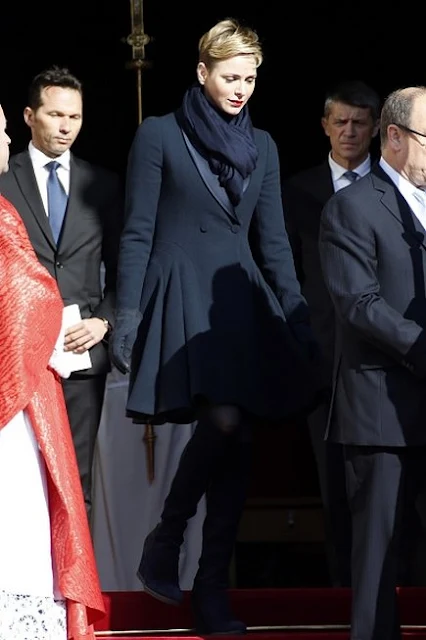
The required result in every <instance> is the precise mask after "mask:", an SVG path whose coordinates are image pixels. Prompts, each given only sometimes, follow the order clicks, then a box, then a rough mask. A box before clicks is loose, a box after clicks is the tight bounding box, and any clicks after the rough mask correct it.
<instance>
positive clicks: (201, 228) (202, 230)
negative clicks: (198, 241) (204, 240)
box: [200, 225, 207, 233]
mask: <svg viewBox="0 0 426 640" xmlns="http://www.w3.org/2000/svg"><path fill="white" fill-rule="evenodd" d="M200 231H201V233H206V231H207V227H205V226H204V225H201V227H200Z"/></svg>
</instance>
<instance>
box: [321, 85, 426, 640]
mask: <svg viewBox="0 0 426 640" xmlns="http://www.w3.org/2000/svg"><path fill="white" fill-rule="evenodd" d="M425 139H426V87H406V88H402V89H398V90H396V91H394V92H393V93H391V94H390V95H389V96H388V98H387V99H386V101H385V103H384V106H383V109H382V114H381V121H380V141H381V157H380V159H379V162H378V163H377V165H375V166H373V168H372V170H371V172H370V174H369V175H367V176H365V177H363V178H361V179H360V180H358V181H357V182H356V183H355V184H354V185H353V186H351V187H350V189H342V190H341V191H339V192H338V193H336V194H335V195H333V196H332V197H331V199H330V200H329V201H328V202H327V204H326V205H325V207H324V210H323V213H322V216H321V225H320V241H319V251H320V258H321V265H322V270H323V275H324V279H325V283H326V286H327V288H328V291H329V293H330V296H331V299H332V302H333V304H334V307H335V310H336V318H337V327H336V328H337V346H336V361H335V369H334V379H333V399H332V403H331V411H330V417H329V424H328V439H329V440H331V441H332V442H338V443H341V444H342V445H343V447H344V453H345V470H346V483H347V490H348V498H349V504H350V508H351V514H352V533H353V553H352V624H351V636H350V637H351V640H379V639H380V640H382V639H383V640H398V639H399V638H401V631H400V626H399V622H398V607H397V597H396V586H397V581H398V577H397V568H398V556H399V554H400V553H401V542H402V540H404V541H405V544H407V545H409V538H410V533H411V532H414V531H415V528H414V527H413V526H412V521H411V518H412V517H413V515H414V514H415V509H414V504H415V502H416V500H417V499H418V498H419V496H421V495H422V492H423V491H424V489H425V484H426V473H425V467H426V425H425V414H426V291H425V282H426V215H425V206H424V204H423V202H424V200H423V196H424V189H425V187H426V148H425V146H426V145H425ZM413 551H414V545H413Z"/></svg>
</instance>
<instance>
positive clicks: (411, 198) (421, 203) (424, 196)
mask: <svg viewBox="0 0 426 640" xmlns="http://www.w3.org/2000/svg"><path fill="white" fill-rule="evenodd" d="M379 165H380V166H381V167H382V169H383V171H384V172H385V173H386V174H387V175H388V176H389V178H390V179H391V180H392V182H393V183H394V184H395V186H396V188H397V189H398V191H399V192H400V194H401V195H402V197H403V198H404V200H406V201H407V204H408V206H409V207H410V209H411V211H412V212H413V213H414V215H415V216H416V218H417V219H418V220H419V222H420V224H421V225H422V227H423V228H424V229H426V193H425V192H424V191H423V190H422V189H419V188H418V187H416V186H415V185H414V184H412V183H411V182H409V181H408V180H407V179H406V178H404V177H403V176H402V175H401V174H400V173H398V171H395V169H393V168H392V167H391V166H390V164H388V163H387V162H386V160H384V159H383V158H380V161H379Z"/></svg>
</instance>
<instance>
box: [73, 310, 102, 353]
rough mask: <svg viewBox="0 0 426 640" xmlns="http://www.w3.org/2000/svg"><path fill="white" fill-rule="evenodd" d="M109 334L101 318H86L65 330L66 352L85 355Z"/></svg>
mask: <svg viewBox="0 0 426 640" xmlns="http://www.w3.org/2000/svg"><path fill="white" fill-rule="evenodd" d="M106 333H107V328H106V326H105V322H104V321H103V320H101V318H85V319H84V320H82V321H81V322H79V323H78V324H74V325H72V326H71V327H68V329H66V330H65V338H64V351H73V352H74V353H84V352H85V351H89V349H91V348H92V347H94V346H95V344H98V342H100V341H101V340H103V338H104V337H105V335H106Z"/></svg>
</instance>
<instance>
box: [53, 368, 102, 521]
mask: <svg viewBox="0 0 426 640" xmlns="http://www.w3.org/2000/svg"><path fill="white" fill-rule="evenodd" d="M105 384H106V374H103V375H100V376H86V377H83V376H78V375H76V374H72V376H71V377H70V378H68V379H63V380H62V387H63V390H64V395H65V403H66V406H67V413H68V419H69V422H70V426H71V432H72V438H73V442H74V448H75V453H76V456H77V464H78V469H79V473H80V480H81V486H82V489H83V495H84V501H85V504H86V512H87V516H88V518H89V522H90V517H91V510H92V464H93V456H94V452H95V444H96V437H97V434H98V429H99V423H100V420H101V413H102V405H103V401H104V394H105Z"/></svg>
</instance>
